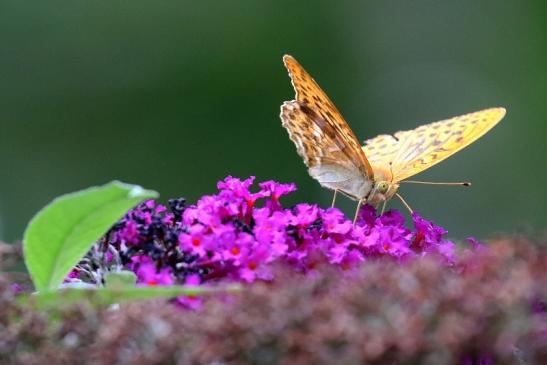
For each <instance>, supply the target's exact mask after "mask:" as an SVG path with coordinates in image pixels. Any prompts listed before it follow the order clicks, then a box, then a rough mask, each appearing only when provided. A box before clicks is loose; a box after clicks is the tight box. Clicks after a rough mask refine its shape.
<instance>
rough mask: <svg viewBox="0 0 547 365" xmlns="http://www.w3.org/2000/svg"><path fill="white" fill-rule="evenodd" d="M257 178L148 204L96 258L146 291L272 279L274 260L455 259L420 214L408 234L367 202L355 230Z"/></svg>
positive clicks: (302, 266) (299, 264) (399, 220)
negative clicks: (286, 202)
mask: <svg viewBox="0 0 547 365" xmlns="http://www.w3.org/2000/svg"><path fill="white" fill-rule="evenodd" d="M253 182H254V177H250V178H248V179H246V180H243V181H242V180H240V179H237V178H234V177H230V176H229V177H227V178H226V179H224V180H223V181H220V182H219V183H218V185H217V187H218V189H219V191H218V193H217V194H215V195H208V196H204V197H202V198H201V199H199V201H198V202H197V203H196V204H195V205H191V206H186V204H185V201H184V199H172V200H170V201H169V209H168V208H167V207H165V206H163V205H159V204H156V203H155V202H154V201H147V202H144V203H142V204H140V205H139V206H137V207H136V208H134V209H133V210H131V211H129V212H128V213H127V214H126V216H125V217H124V218H123V219H121V220H120V221H119V222H118V223H117V224H116V225H115V226H114V227H113V228H112V229H111V231H110V232H109V233H108V234H107V235H106V236H105V237H103V239H101V241H100V242H99V243H98V244H97V246H96V247H95V252H100V253H102V255H101V257H102V258H103V261H106V264H107V265H108V264H110V265H111V264H112V263H117V264H118V266H119V267H123V268H125V269H130V270H133V271H134V272H135V273H136V274H137V277H138V282H139V283H141V284H147V285H170V284H175V283H177V284H181V283H192V284H200V283H203V282H207V281H211V280H219V279H226V280H230V281H241V282H253V281H255V280H257V279H259V280H270V279H272V275H273V274H272V265H271V264H272V263H274V262H285V263H288V264H290V265H291V266H293V267H295V268H296V269H297V270H299V271H304V272H306V271H308V270H310V269H313V268H314V267H315V266H316V265H317V264H318V263H320V262H322V261H326V262H328V263H330V264H332V265H335V266H337V267H339V268H341V269H343V270H347V269H350V268H353V267H355V266H356V265H359V264H360V263H361V262H363V261H365V260H370V259H374V258H377V257H382V256H389V257H392V258H394V259H396V260H407V259H409V258H412V257H416V256H422V255H426V254H436V255H439V257H441V258H442V259H443V260H444V261H445V262H447V263H448V264H450V263H451V262H453V260H454V257H453V256H454V244H453V243H452V242H450V241H448V240H446V239H445V238H443V237H444V236H445V234H446V233H447V232H446V231H445V230H444V229H443V228H441V227H438V226H435V225H434V224H433V223H432V222H430V221H427V220H425V219H423V218H422V217H420V216H419V215H418V214H416V213H414V214H413V215H412V220H413V222H414V230H410V229H408V228H407V227H405V219H404V217H403V216H402V215H401V214H400V213H399V212H398V211H396V210H391V211H388V212H386V213H385V214H383V215H381V216H377V215H376V210H375V209H374V208H373V207H371V206H364V207H363V208H362V209H361V211H360V212H359V215H358V218H357V221H356V224H355V225H354V224H353V223H352V221H350V220H349V219H347V218H346V217H345V216H344V214H343V213H342V212H341V211H340V210H338V209H336V208H329V209H322V208H320V207H318V206H317V205H314V204H305V203H303V204H297V205H295V206H293V207H290V208H284V207H283V206H282V205H281V203H280V198H281V197H283V196H284V195H287V194H289V193H291V192H293V191H295V190H296V186H295V185H294V184H280V183H277V182H274V181H266V182H262V183H259V184H258V191H256V192H251V187H252V185H253ZM103 264H104V262H103ZM99 266H100V265H99ZM73 275H74V272H73Z"/></svg>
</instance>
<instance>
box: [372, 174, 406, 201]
mask: <svg viewBox="0 0 547 365" xmlns="http://www.w3.org/2000/svg"><path fill="white" fill-rule="evenodd" d="M372 168H373V169H374V178H375V182H374V186H373V188H372V192H371V194H370V196H369V198H368V199H367V202H368V203H370V204H373V205H376V204H379V203H383V202H384V201H386V200H389V199H391V198H392V197H393V196H394V195H395V193H396V192H397V190H398V189H399V184H398V183H397V182H394V181H393V174H392V173H391V169H386V168H384V167H380V166H373V167H372Z"/></svg>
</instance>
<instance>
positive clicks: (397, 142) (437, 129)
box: [363, 108, 505, 181]
mask: <svg viewBox="0 0 547 365" xmlns="http://www.w3.org/2000/svg"><path fill="white" fill-rule="evenodd" d="M504 115H505V109H504V108H490V109H485V110H481V111H478V112H475V113H470V114H465V115H461V116H458V117H454V118H450V119H447V120H442V121H439V122H434V123H430V124H426V125H423V126H420V127H418V128H416V129H414V130H411V131H403V132H397V133H395V135H394V136H389V135H382V136H378V137H376V138H373V139H371V140H368V141H366V142H365V146H363V150H364V151H365V153H367V156H369V159H370V161H371V163H372V164H373V165H379V166H383V167H385V168H387V169H391V171H392V172H393V181H402V180H404V179H406V178H408V177H410V176H413V175H416V174H417V173H419V172H422V171H424V170H426V169H428V168H430V167H431V166H433V165H435V164H437V163H439V162H441V161H443V160H445V159H446V158H448V157H450V156H452V155H453V154H455V153H456V152H458V151H460V150H461V149H463V148H465V147H467V146H469V145H470V144H471V143H473V142H474V141H476V140H477V139H479V138H480V137H481V136H483V135H484V134H485V133H486V132H488V131H489V130H490V129H492V128H493V127H494V126H495V125H496V124H497V123H498V122H499V121H500V120H501V119H502V118H503V117H504ZM390 165H391V166H390Z"/></svg>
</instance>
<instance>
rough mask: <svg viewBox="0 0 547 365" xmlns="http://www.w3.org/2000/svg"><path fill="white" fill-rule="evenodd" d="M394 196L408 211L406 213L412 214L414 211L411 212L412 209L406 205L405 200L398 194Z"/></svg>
mask: <svg viewBox="0 0 547 365" xmlns="http://www.w3.org/2000/svg"><path fill="white" fill-rule="evenodd" d="M395 195H396V196H397V198H399V200H400V201H401V203H403V205H404V206H405V208H406V209H408V211H409V212H410V214H412V213H414V211H413V210H412V208H411V207H410V205H408V203H407V202H406V200H404V199H403V197H402V196H400V195H399V194H398V193H395Z"/></svg>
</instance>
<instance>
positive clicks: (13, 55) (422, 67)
mask: <svg viewBox="0 0 547 365" xmlns="http://www.w3.org/2000/svg"><path fill="white" fill-rule="evenodd" d="M546 19H547V3H546V2H545V1H540V0H538V1H517V0H515V1H503V2H502V1H474V0H467V1H457V2H455V1H453V2H448V1H444V2H439V1H433V0H431V1H361V2H357V1H336V2H335V1H328V2H327V1H316V2H313V3H312V2H296V1H279V0H276V1H251V0H249V1H194V2H188V1H160V2H153V1H131V2H129V1H120V2H101V1H98V2H86V1H63V2H61V1H47V2H44V1H27V2H22V1H19V0H13V1H11V0H10V1H6V0H4V1H2V2H1V3H0V96H1V97H0V123H1V124H0V125H1V131H0V166H2V172H3V174H2V175H3V176H2V179H1V180H0V237H1V238H3V239H5V240H14V239H18V238H20V237H21V235H22V232H23V229H24V226H25V224H26V222H27V221H28V220H29V219H30V218H31V217H32V215H33V214H34V213H35V212H36V211H37V210H38V209H39V208H41V207H42V206H43V205H44V204H46V203H47V202H48V201H50V200H51V199H53V198H54V197H55V196H57V195H59V194H62V193H66V192H70V191H74V190H77V189H81V188H84V187H87V186H89V185H93V184H101V183H105V182H107V181H109V180H112V179H120V180H123V181H127V182H132V183H138V184H141V185H143V186H145V187H147V188H154V189H157V190H158V191H160V192H161V194H162V199H167V198H170V197H177V196H181V195H183V196H186V197H187V198H188V199H189V200H191V201H193V200H195V199H196V198H198V197H199V196H201V195H203V194H208V193H212V192H214V191H215V184H216V181H217V180H218V179H221V178H223V177H224V176H226V175H228V174H231V175H235V176H239V177H247V176H249V175H256V176H257V177H258V178H259V179H261V180H264V179H276V180H279V181H283V182H290V181H292V182H295V183H297V185H298V187H299V191H298V192H297V193H296V194H294V195H293V197H292V198H291V199H289V200H288V203H295V202H298V201H310V202H319V203H320V204H322V205H328V204H329V202H330V199H331V193H330V192H328V191H325V190H322V189H321V188H320V187H319V186H318V184H317V183H316V182H315V181H313V180H312V179H311V178H310V177H309V176H308V174H307V172H306V169H305V167H304V165H303V163H302V161H301V159H300V158H299V157H298V155H297V154H296V151H295V147H294V145H293V144H292V142H290V141H289V139H288V137H287V133H286V132H285V130H283V129H282V127H281V125H280V120H279V116H278V115H279V106H280V104H281V103H282V102H283V101H284V100H290V99H292V97H293V95H294V92H293V90H292V88H291V86H290V83H289V79H288V76H287V74H286V71H285V69H284V67H283V65H282V62H281V57H282V55H283V54H285V53H289V54H292V55H294V56H295V57H296V58H297V59H298V60H299V61H300V62H301V63H302V64H303V65H304V67H305V68H306V69H307V70H308V71H309V72H310V73H311V74H312V76H314V77H315V79H316V80H317V81H318V82H319V83H320V85H321V86H322V87H323V89H324V90H325V91H326V92H327V93H328V94H329V95H330V97H331V98H332V99H333V100H334V101H335V103H336V104H337V106H338V108H339V109H340V110H341V111H342V112H343V114H344V116H345V118H346V119H347V121H348V122H349V124H350V125H351V127H352V128H353V130H354V131H355V133H356V134H357V135H358V136H359V138H360V139H361V140H364V139H366V138H370V137H373V136H375V135H377V134H379V133H392V132H395V131H397V130H399V129H411V128H414V127H416V126H418V125H420V124H422V123H424V122H428V121H434V120H438V119H442V118H445V117H450V116H455V115H459V114H464V113H467V112H472V111H476V110H479V109H482V108H486V107H491V106H505V107H506V108H507V110H508V114H507V116H506V118H505V119H504V120H503V121H502V123H500V124H499V125H498V126H497V127H496V128H494V129H493V130H492V131H491V132H490V133H488V134H487V135H486V136H485V137H483V138H482V139H481V140H480V141H479V142H477V143H475V144H473V145H472V146H471V147H469V148H467V149H466V150H464V151H462V152H460V153H458V154H457V155H456V156H454V157H452V158H450V159H449V160H447V161H445V162H444V163H442V164H440V165H438V166H435V167H434V168H432V169H431V170H430V171H427V172H425V173H423V174H421V175H418V176H419V178H420V179H430V180H470V181H472V182H473V187H472V188H471V189H460V188H443V187H427V186H408V185H407V186H404V187H403V189H402V191H401V192H402V194H403V196H405V198H406V199H407V201H408V202H409V203H410V204H411V205H412V206H413V207H414V208H415V209H416V210H417V211H419V212H420V213H422V214H423V215H424V216H425V217H428V218H431V219H433V220H435V221H436V222H437V223H439V224H441V225H443V226H445V227H446V228H447V229H448V230H449V231H450V235H451V236H452V237H455V238H462V237H465V236H467V235H476V236H478V237H486V236H488V235H491V234H494V233H496V232H542V231H544V230H545V228H547V225H546V222H547V219H546V218H547V217H546V209H545V207H544V203H545V200H546V199H545V198H546V196H547V193H546V189H545V187H546V183H547V172H546V166H545V156H547V142H546V138H545V137H546V135H547V133H546V131H547V126H546V124H547V102H546V95H547V20H546ZM340 206H341V207H342V208H343V209H344V210H346V211H347V212H348V213H349V212H350V211H352V209H353V206H354V205H353V203H352V202H349V201H347V200H345V199H340ZM391 206H392V207H395V208H398V209H401V208H402V207H401V205H400V203H399V202H397V201H395V200H393V201H392V203H391Z"/></svg>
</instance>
